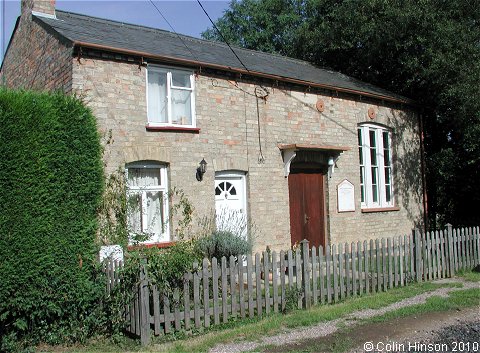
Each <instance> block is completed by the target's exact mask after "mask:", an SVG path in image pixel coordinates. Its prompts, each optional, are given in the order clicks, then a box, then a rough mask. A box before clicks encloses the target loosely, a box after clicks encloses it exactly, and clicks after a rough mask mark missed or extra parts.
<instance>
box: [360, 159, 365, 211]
mask: <svg viewBox="0 0 480 353" xmlns="http://www.w3.org/2000/svg"><path fill="white" fill-rule="evenodd" d="M360 190H361V193H362V202H365V167H363V166H362V167H360Z"/></svg>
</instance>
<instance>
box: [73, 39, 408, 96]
mask: <svg viewBox="0 0 480 353" xmlns="http://www.w3.org/2000/svg"><path fill="white" fill-rule="evenodd" d="M73 45H74V46H77V47H84V48H91V49H97V50H105V51H109V52H115V53H120V54H127V55H135V56H141V57H143V58H144V59H148V58H150V59H156V60H163V61H167V62H171V63H181V64H186V65H189V66H196V67H197V66H198V67H206V68H212V69H219V70H226V71H231V72H235V73H240V74H242V75H252V76H257V77H262V78H267V79H273V80H277V81H282V82H287V83H292V84H298V85H302V86H309V87H312V88H322V89H327V90H330V91H338V92H343V93H348V94H354V95H360V96H364V97H370V98H374V99H378V100H384V101H388V102H393V103H401V104H408V105H416V103H415V101H413V100H411V99H409V98H405V97H402V98H400V97H399V98H396V97H392V96H389V95H383V94H379V93H378V94H377V93H370V92H364V91H360V90H355V89H351V88H344V87H339V86H333V85H327V84H320V83H316V82H311V81H304V80H300V79H295V78H289V77H283V76H278V75H273V74H267V73H263V72H258V71H252V70H246V69H242V68H238V67H231V66H223V65H219V64H213V63H208V62H201V61H194V60H190V59H182V58H178V57H173V56H166V55H156V54H151V53H147V52H139V51H135V50H129V49H124V48H117V47H109V46H106V45H103V44H96V43H89V42H80V41H73Z"/></svg>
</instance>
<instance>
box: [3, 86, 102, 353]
mask: <svg viewBox="0 0 480 353" xmlns="http://www.w3.org/2000/svg"><path fill="white" fill-rule="evenodd" d="M0 141H1V142H0V157H1V158H0V185H1V188H0V332H2V334H1V335H0V351H9V350H15V349H18V348H19V347H20V346H21V345H25V344H35V343H37V342H46V343H50V344H56V343H60V342H66V341H78V340H81V339H83V338H85V337H87V336H88V335H89V334H90V333H91V332H92V330H94V329H95V327H96V325H97V324H98V323H99V322H98V320H100V316H98V315H97V314H98V313H96V312H95V311H97V310H98V309H99V305H98V302H99V297H100V295H101V293H102V289H103V285H104V284H103V283H102V281H101V279H100V278H98V277H97V272H96V271H97V268H98V266H97V265H96V254H97V250H98V249H97V246H96V245H95V234H96V231H97V220H96V219H97V208H98V205H99V202H100V200H101V194H102V185H103V171H102V163H101V147H100V142H99V141H100V140H99V135H98V132H97V128H96V123H95V119H94V117H93V116H92V114H91V112H90V111H89V109H87V108H85V107H84V105H83V104H82V102H80V101H79V100H78V99H76V98H73V97H69V96H65V95H63V94H60V93H55V94H48V93H35V92H25V91H12V90H6V89H0ZM16 342H17V343H16ZM18 342H20V346H19V345H18Z"/></svg>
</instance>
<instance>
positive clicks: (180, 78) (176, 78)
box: [172, 71, 191, 88]
mask: <svg viewBox="0 0 480 353" xmlns="http://www.w3.org/2000/svg"><path fill="white" fill-rule="evenodd" d="M190 75H191V74H190V73H189V72H182V71H172V85H173V86H175V87H185V88H191V85H190Z"/></svg>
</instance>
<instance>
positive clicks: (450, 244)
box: [445, 223, 455, 277]
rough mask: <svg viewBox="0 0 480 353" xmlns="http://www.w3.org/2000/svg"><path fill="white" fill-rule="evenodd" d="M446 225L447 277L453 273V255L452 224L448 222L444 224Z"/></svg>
mask: <svg viewBox="0 0 480 353" xmlns="http://www.w3.org/2000/svg"><path fill="white" fill-rule="evenodd" d="M445 226H446V227H447V239H448V241H447V243H448V277H452V276H453V275H454V274H455V267H454V255H453V226H452V225H451V224H450V223H447V224H446V225H445Z"/></svg>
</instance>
